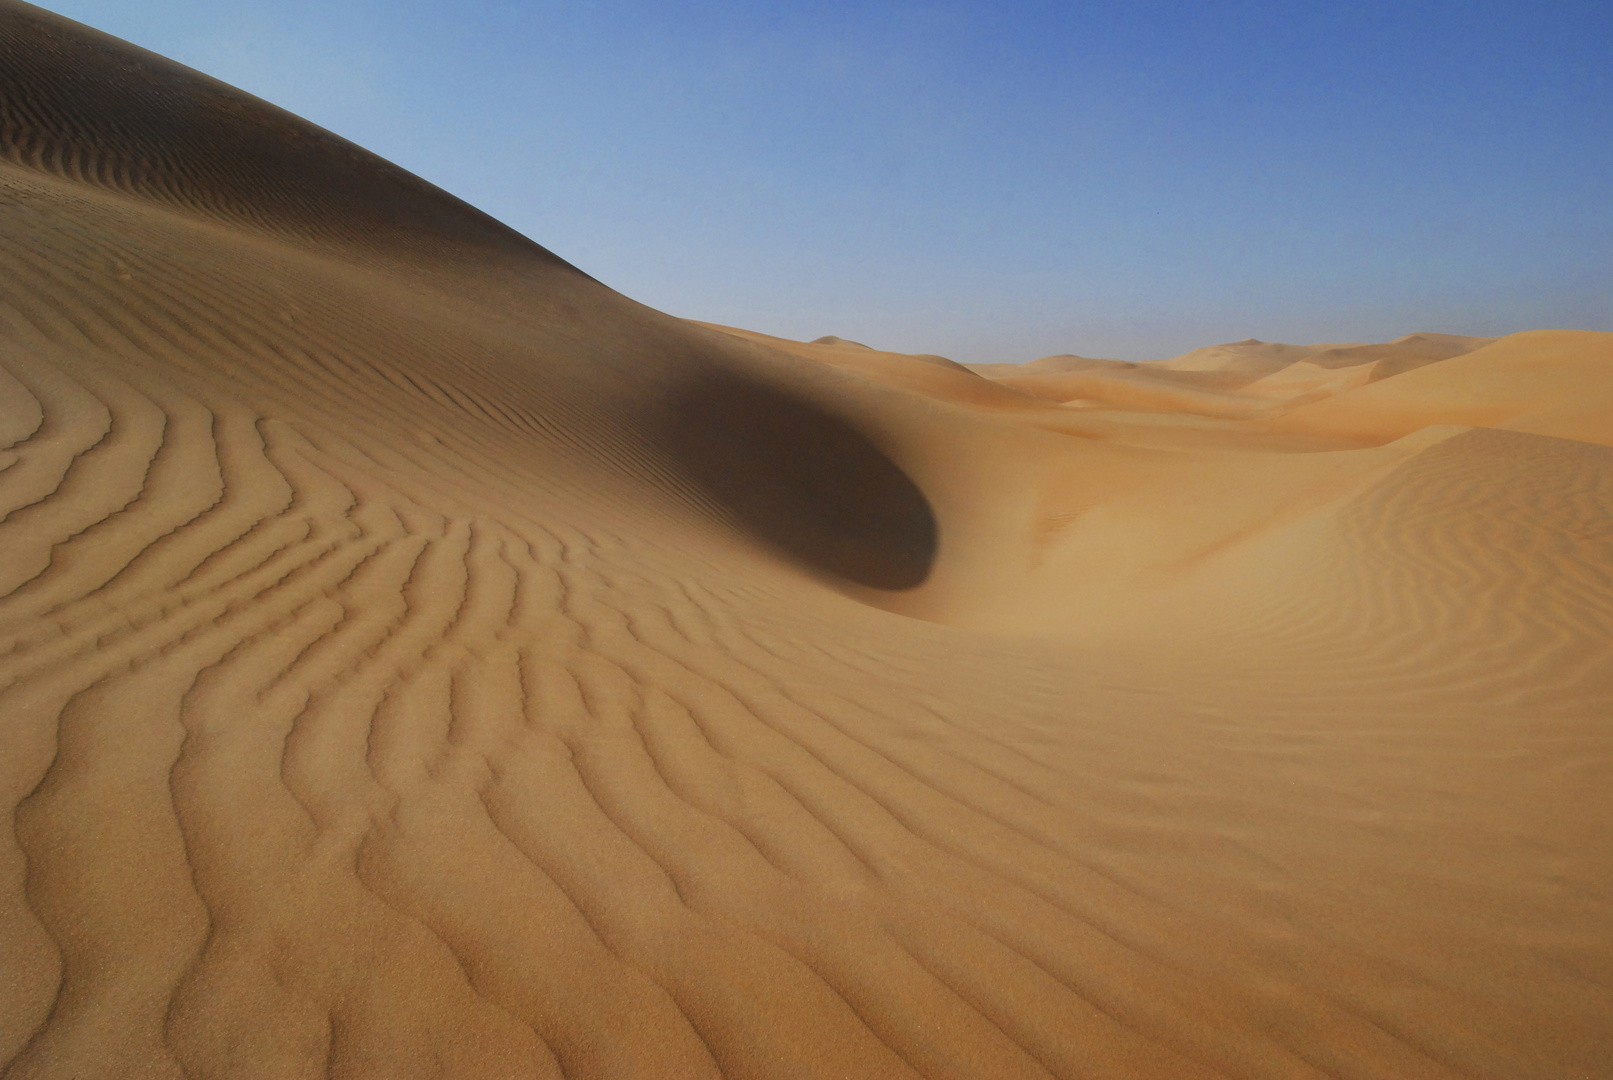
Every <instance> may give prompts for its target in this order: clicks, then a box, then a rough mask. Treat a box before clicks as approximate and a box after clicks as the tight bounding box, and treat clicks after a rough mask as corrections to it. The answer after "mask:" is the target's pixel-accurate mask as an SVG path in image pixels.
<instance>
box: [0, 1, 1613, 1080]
mask: <svg viewBox="0 0 1613 1080" xmlns="http://www.w3.org/2000/svg"><path fill="white" fill-rule="evenodd" d="M0 58H3V63H0V238H3V239H0V445H3V446H4V449H3V450H0V515H3V516H0V552H3V553H4V555H3V558H0V724H3V725H4V729H3V730H4V735H3V739H4V742H3V746H4V753H3V754H0V805H3V806H5V807H6V808H7V810H8V812H9V814H10V817H11V821H12V824H13V828H12V829H9V830H6V831H5V833H4V835H3V836H0V1068H3V1070H4V1073H3V1075H4V1076H6V1077H8V1078H19V1080H20V1078H36V1077H62V1078H71V1077H80V1078H84V1077H177V1076H208V1077H212V1076H218V1077H237V1076H239V1077H265V1078H270V1077H272V1078H286V1077H305V1076H333V1077H334V1076H341V1077H377V1078H381V1077H386V1078H393V1077H413V1076H449V1077H487V1078H493V1077H517V1076H519V1077H527V1076H570V1077H594V1076H619V1077H651V1076H665V1077H694V1076H716V1075H723V1076H733V1077H745V1076H749V1077H787V1076H801V1077H819V1076H821V1077H831V1076H832V1077H844V1076H857V1077H864V1076H908V1077H911V1076H925V1077H1015V1076H1026V1077H1032V1076H1044V1077H1045V1076H1058V1077H1168V1078H1176V1077H1184V1078H1185V1077H1212V1076H1220V1077H1232V1078H1250V1077H1272V1078H1276V1077H1361V1078H1366V1077H1531V1076H1533V1077H1552V1078H1560V1077H1567V1076H1607V1075H1613V1072H1610V1069H1609V1062H1613V1020H1610V1018H1613V783H1610V781H1613V754H1610V753H1609V747H1610V744H1609V734H1608V731H1607V718H1608V715H1609V711H1610V709H1609V706H1610V704H1613V575H1610V567H1613V525H1610V522H1613V430H1610V429H1609V427H1608V417H1609V416H1613V411H1610V409H1609V405H1610V404H1613V402H1609V401H1608V395H1609V394H1610V393H1613V390H1610V389H1609V388H1610V387H1613V366H1610V365H1613V335H1608V334H1589V333H1567V332H1544V333H1537V334H1520V335H1515V336H1512V337H1507V338H1503V339H1500V340H1498V341H1495V342H1493V343H1492V342H1487V341H1485V340H1483V339H1460V340H1459V339H1456V338H1454V337H1453V338H1442V337H1439V336H1435V335H1414V336H1413V337H1412V338H1407V339H1402V340H1401V341H1399V342H1394V343H1389V344H1386V345H1376V346H1364V345H1347V346H1275V345H1265V344H1260V343H1243V344H1240V345H1235V346H1221V347H1215V348H1213V349H1210V350H1207V351H1206V350H1200V351H1199V352H1198V353H1196V354H1188V357H1187V358H1178V360H1176V361H1171V362H1166V363H1162V364H1155V365H1124V364H1118V362H1104V363H1094V364H1091V365H1087V366H1085V367H1082V366H1080V365H1075V364H1072V363H1068V362H1065V363H1062V364H1055V363H1051V362H1048V363H1043V364H1041V365H1040V366H1032V365H1027V366H1026V368H1025V369H1022V370H1017V371H1008V370H1004V369H1001V368H998V367H997V366H988V365H982V366H981V367H979V368H975V369H970V368H965V367H963V366H962V365H957V364H953V363H952V362H950V361H947V360H944V359H943V358H939V357H926V356H918V357H913V356H903V355H901V354H897V353H891V352H885V351H881V350H878V349H872V348H868V347H866V346H860V345H856V344H854V343H851V342H845V341H842V340H840V339H837V338H824V339H820V340H819V341H818V342H816V343H797V342H789V341H783V340H781V339H777V338H769V337H766V336H765V335H760V334H755V333H750V332H745V331H732V330H727V329H724V328H718V327H712V326H706V325H699V324H694V323H690V322H686V321H683V320H679V319H675V318H672V317H670V316H666V315H662V314H660V313H657V312H654V311H651V310H649V309H647V308H645V307H643V306H641V305H638V304H635V303H634V302H632V301H630V300H628V299H626V298H624V297H622V296H620V295H618V294H616V293H614V292H612V291H611V290H610V289H608V288H606V287H605V286H603V285H601V284H599V283H598V282H596V281H594V280H593V279H591V278H589V277H588V276H586V275H585V274H583V273H581V272H579V271H577V270H575V269H573V268H572V267H570V266H568V265H566V264H565V263H564V262H562V261H561V260H559V259H557V258H556V257H554V256H553V255H551V254H549V253H548V252H546V251H544V250H543V249H542V248H539V247H537V246H536V245H534V244H532V243H530V242H528V241H526V240H525V239H523V238H521V237H519V236H517V235H516V234H514V233H513V232H511V231H509V230H507V229H505V228H504V227H503V226H501V225H499V224H497V223H496V222H494V221H492V220H490V219H489V218H487V217H486V216H485V215H482V214H480V213H479V212H477V211H475V210H473V209H471V208H470V207H467V206H465V205H464V204H462V203H460V202H458V201H456V200H454V199H453V198H451V197H449V196H447V195H445V194H444V193H442V192H440V191H437V190H436V189H434V188H432V187H430V186H429V185H427V184H425V183H423V182H422V181H420V180H418V179H415V178H413V177H411V176H409V175H407V174H405V173H403V172H402V171H400V170H398V169H396V168H394V167H393V166H390V165H388V164H386V163H385V162H382V161H380V160H378V159H376V158H374V157H373V156H371V155H368V154H366V153H364V152H363V151H361V150H358V149H357V148H355V147H352V146H350V145H348V144H346V143H344V142H342V141H341V140H339V139H336V138H335V137H334V136H331V135H329V134H328V133H325V132H322V131H319V130H316V129H314V128H312V127H311V126H309V125H307V124H306V123H304V122H302V121H300V120H297V119H296V118H294V117H291V116H289V115H287V114H285V113H283V112H280V111H278V110H276V109H274V108H272V107H270V106H268V105H266V104H264V103H262V102H259V101H256V100H255V99H252V98H250V97H248V96H246V95H244V94H241V93H239V92H237V91H234V90H231V89H230V88H228V87H225V86H222V85H221V84H218V83H216V82H213V81H211V80H209V79H206V78H205V77H202V76H200V75H197V74H195V73H193V72H190V71H187V70H185V69H182V68H179V67H177V66H175V65H173V64H171V63H169V62H167V61H164V60H161V59H159V58H157V57H153V56H151V55H149V54H146V53H142V52H140V51H139V50H137V49H134V48H132V47H130V46H128V45H125V44H123V43H120V42H116V41H114V40H112V39H110V38H106V37H104V36H101V35H98V34H96V33H94V32H93V31H89V30H87V29H85V28H83V27H79V26H77V25H75V24H72V23H69V22H67V21H65V20H62V19H59V18H57V17H55V16H52V15H48V14H46V13H44V12H42V11H39V10H38V9H35V8H32V7H29V6H27V5H24V4H21V3H18V2H16V0H0ZM1117 365H1118V366H1117ZM1285 372H1286V373H1287V375H1286V377H1285V376H1284V373H1285ZM1027 380H1029V381H1027ZM1057 380H1070V381H1066V382H1058V381H1057ZM1066 393H1068V394H1070V395H1071V396H1068V397H1066V396H1064V395H1065V394H1066Z"/></svg>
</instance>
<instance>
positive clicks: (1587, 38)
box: [45, 0, 1613, 361]
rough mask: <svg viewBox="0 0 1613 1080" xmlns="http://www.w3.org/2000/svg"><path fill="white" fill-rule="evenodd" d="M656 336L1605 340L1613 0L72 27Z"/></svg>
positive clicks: (225, 12) (992, 343) (121, 17)
mask: <svg viewBox="0 0 1613 1080" xmlns="http://www.w3.org/2000/svg"><path fill="white" fill-rule="evenodd" d="M45 6H47V7H49V8H51V9H52V10H55V11H58V12H61V13H62V14H64V15H67V16H69V17H71V18H75V19H78V20H80V21H82V22H86V23H89V24H90V25H92V26H95V27H97V28H99V29H102V30H105V31H108V32H109V33H113V34H116V35H118V36H119V37H123V38H127V39H129V40H131V41H134V42H135V43H137V44H140V45H143V46H145V47H146V48H149V49H153V50H155V51H157V52H160V53H163V54H165V55H168V56H171V57H173V58H174V59H176V60H180V61H182V62H184V63H186V64H189V65H191V66H193V67H196V68H199V69H201V70H203V71H205V72H207V73H208V74H211V75H214V76H217V77H218V78H221V79H224V80H225V81H227V82H231V83H234V84H235V85H237V86H240V87H242V88H243V89H246V90H248V91H251V92H252V93H255V94H258V95H260V96H262V97H264V98H267V99H268V100H270V101H273V102H274V103H276V104H278V105H281V106H283V107H285V108H287V109H290V110H291V111H293V112H295V113H298V114H300V115H302V116H305V117H307V118H308V119H310V120H312V121H314V122H315V123H318V124H320V125H322V126H324V127H327V128H329V129H331V130H333V131H335V132H337V133H338V134H340V135H343V136H345V137H347V138H349V139H351V140H353V141H354V142H357V143H359V144H360V145H363V146H365V147H367V148H369V149H371V150H373V151H375V152H377V153H379V154H381V155H382V156H384V157H387V158H390V159H391V160H393V161H395V162H397V163H398V164H400V165H402V166H404V167H405V168H407V169H410V170H411V171H413V172H416V173H418V174H420V175H421V176H423V177H425V178H426V179H428V180H430V181H432V182H433V183H436V184H438V185H440V186H441V187H444V188H446V189H447V190H449V191H451V192H453V193H454V194H456V195H458V196H460V197H461V198H463V199H466V200H467V201H469V202H471V203H474V204H475V205H477V206H479V207H481V208H482V209H484V210H486V211H488V212H489V213H491V214H493V215H494V216H496V217H498V218H500V219H501V220H503V221H505V222H507V223H509V224H510V225H512V226H513V227H515V228H516V229H519V230H520V231H521V232H523V233H525V234H526V235H528V236H530V237H532V238H533V239H534V240H536V241H538V242H539V243H541V244H543V245H544V246H546V247H548V248H550V249H551V250H553V251H555V252H556V253H557V254H559V255H561V256H562V257H564V258H566V259H568V260H570V261H571V262H573V263H576V264H577V265H578V266H580V267H582V268H583V269H585V270H587V271H588V272H589V273H591V274H593V275H594V276H595V277H597V278H599V279H600V280H602V281H604V282H605V283H607V284H609V285H611V286H612V287H614V288H616V289H619V290H620V291H622V292H624V293H626V294H627V295H629V296H632V297H633V298H635V299H637V300H640V301H643V302H644V303H647V304H649V305H651V306H652V307H657V308H660V309H662V310H664V311H668V312H671V313H673V314H676V315H684V316H688V317H691V318H699V319H707V320H711V321H715V322H725V323H729V324H733V325H739V326H744V327H747V328H750V329H755V330H761V331H764V332H767V333H774V334H780V335H783V336H787V337H800V338H813V337H817V336H819V335H821V334H838V335H840V336H843V337H849V338H853V339H856V340H859V341H864V342H867V343H868V344H871V345H876V346H880V347H884V348H892V349H898V350H902V351H911V352H936V353H941V354H943V355H946V356H951V357H953V358H955V359H958V360H963V361H987V360H1028V359H1032V358H1034V357H1036V356H1041V355H1046V354H1049V353H1056V352H1078V353H1082V354H1085V355H1099V356H1118V357H1123V358H1126V359H1146V358H1151V357H1162V356H1169V355H1173V354H1175V353H1179V352H1183V351H1185V350H1187V349H1189V348H1192V347H1194V346H1197V345H1204V344H1210V343H1214V342H1219V341H1229V340H1237V339H1241V338H1245V337H1251V336H1253V337H1258V338H1262V339H1264V340H1279V341H1292V342H1310V341H1337V340H1365V341H1379V340H1387V339H1389V338H1393V337H1397V336H1399V335H1401V334H1403V333H1408V332H1410V331H1413V330H1439V331H1448V332H1456V333H1470V334H1500V333H1509V332H1512V331H1515V330H1523V329H1532V328H1539V327H1548V326H1555V327H1570V328H1581V329H1600V330H1613V63H1610V58H1613V3H1609V2H1608V0H1595V2H1586V3H1580V2H1576V0H1537V2H1534V3H1486V2H1484V0H1470V2H1465V3H1456V2H1449V3H1443V2H1442V3H1433V2H1426V3H1423V2H1416V0H1407V2H1402V3H1352V2H1348V0H1334V2H1331V3H1302V2H1294V3H1273V2H1269V0H1268V2H1265V3H1241V2H1230V0H1228V2H1220V0H1203V2H1198V3H1154V2H1149V0H1134V2H1130V3H1104V4H1079V3H1016V2H1013V0H998V2H994V3H976V2H966V3H899V2H897V3H834V2H827V3H813V4H789V3H775V4H770V5H761V4H740V3H730V2H717V0H687V2H681V3H676V4H674V3H649V2H635V0H599V2H594V3H568V4H555V3H547V2H539V0H521V2H517V0H465V2H461V3H455V4H449V3H446V2H436V3H425V2H421V0H387V2H382V0H318V2H313V0H277V2H276V3H274V4H265V3H262V2H261V0H253V2H251V3H246V2H237V0H205V2H203V0H141V2H139V3H133V2H131V0H49V2H48V3H47V4H46V5H45Z"/></svg>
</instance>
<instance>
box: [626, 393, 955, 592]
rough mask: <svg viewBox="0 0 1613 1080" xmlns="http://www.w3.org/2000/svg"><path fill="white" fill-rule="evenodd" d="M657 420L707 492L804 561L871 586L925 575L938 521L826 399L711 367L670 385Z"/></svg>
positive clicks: (671, 450)
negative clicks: (819, 400) (821, 402)
mask: <svg viewBox="0 0 1613 1080" xmlns="http://www.w3.org/2000/svg"><path fill="white" fill-rule="evenodd" d="M652 423H653V422H652ZM655 426H656V427H657V428H658V429H659V434H660V438H661V440H662V445H663V446H664V448H665V451H666V453H667V454H668V455H669V456H670V458H671V459H672V460H673V461H676V462H677V463H678V464H680V465H681V466H682V467H683V468H684V469H686V470H687V471H688V473H689V474H690V476H691V477H692V478H693V479H694V480H695V482H696V483H697V484H698V486H699V487H700V489H701V490H702V491H703V492H704V493H705V494H706V495H707V496H709V497H710V498H711V499H712V500H713V501H714V502H715V503H716V504H717V505H719V506H720V507H721V508H722V509H723V510H725V511H726V512H727V513H728V514H729V515H730V516H731V517H732V519H734V520H735V521H737V522H738V523H739V524H740V526H741V527H742V528H744V529H745V530H747V531H748V532H749V533H751V534H752V535H753V536H755V537H756V538H757V539H758V540H760V541H762V542H763V543H766V544H768V545H770V546H772V547H773V548H775V549H777V550H779V551H781V552H783V553H784V554H786V555H787V556H788V557H790V558H792V559H795V560H797V561H799V562H800V563H801V564H803V565H804V566H806V567H809V568H811V569H813V570H817V571H821V572H824V573H827V574H829V575H830V576H831V577H834V578H842V579H845V580H847V581H850V582H853V583H855V584H858V585H865V586H868V587H870V588H875V589H887V590H901V589H912V588H916V587H917V586H919V585H922V584H923V583H924V581H925V579H926V578H928V577H929V574H930V570H931V567H932V566H933V564H934V562H935V557H936V551H937V547H938V543H939V534H938V528H939V527H938V525H937V523H936V520H935V514H934V512H933V511H932V509H931V508H930V504H929V502H928V501H927V500H926V499H925V497H924V493H923V492H922V491H920V490H919V488H918V486H917V485H916V484H914V482H913V481H912V479H911V478H910V477H909V476H908V475H907V474H906V473H904V472H903V471H902V470H901V469H900V468H899V467H898V466H897V465H896V463H895V462H893V461H891V459H890V458H889V457H887V456H886V455H885V454H884V453H883V452H882V451H880V449H879V448H878V447H876V446H875V445H874V444H873V443H872V442H871V441H869V439H868V437H867V436H866V435H864V434H863V433H862V432H860V431H859V430H857V428H855V427H854V426H852V424H851V423H849V422H848V421H846V420H845V419H843V418H841V417H839V416H836V415H835V414H834V413H833V412H831V411H829V409H828V408H826V407H825V406H823V405H819V404H816V403H814V402H812V401H810V400H809V399H807V398H805V397H804V396H801V395H800V394H798V393H791V392H788V391H786V390H784V389H783V388H781V387H778V386H776V385H773V384H770V383H768V382H765V381H763V380H761V379H759V378H756V377H754V376H749V375H746V374H743V373H741V372H736V371H729V370H725V369H721V368H717V369H713V370H712V371H709V372H706V373H704V374H702V375H700V376H697V377H695V378H692V379H689V380H688V381H686V382H684V383H683V384H682V385H680V386H679V387H678V388H677V389H676V391H675V392H674V393H673V395H672V396H671V398H670V399H669V400H668V402H667V403H666V406H665V409H664V411H663V412H662V413H661V415H660V417H659V423H658V424H655Z"/></svg>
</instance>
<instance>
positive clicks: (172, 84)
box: [0, 4, 560, 263]
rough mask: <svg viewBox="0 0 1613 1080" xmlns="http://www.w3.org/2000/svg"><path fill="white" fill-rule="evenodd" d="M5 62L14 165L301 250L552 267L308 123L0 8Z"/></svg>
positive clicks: (106, 41) (67, 27)
mask: <svg viewBox="0 0 1613 1080" xmlns="http://www.w3.org/2000/svg"><path fill="white" fill-rule="evenodd" d="M0 49H3V50H4V53H5V56H6V64H5V66H4V67H3V68H0V153H3V155H4V157H5V159H6V160H8V161H11V162H13V163H15V164H19V165H25V166H29V167H33V168H38V169H42V170H46V171H50V172H53V173H55V174H57V175H61V176H65V177H69V178H71V179H73V180H75V181H78V182H80V183H84V184H89V185H93V186H95V187H100V188H104V189H107V190H109V191H115V192H121V193H125V194H129V195H133V196H137V197H139V198H141V199H145V200H151V201H154V202H157V203H161V204H163V205H167V206H171V207H174V208H175V209H179V210H183V211H185V212H187V213H192V214H196V215H199V216H203V217H206V218H209V219H212V220H216V221H220V222H224V223H228V224H229V225H231V226H234V227H237V228H248V229H253V230H262V231H266V232H269V233H272V234H278V235H282V236H289V237H293V238H295V239H297V240H299V241H301V242H304V243H308V242H314V243H333V244H344V245H354V244H358V245H361V246H365V247H380V248H383V249H386V250H389V251H391V252H392V253H394V254H408V253H412V254H414V255H416V256H419V255H431V256H435V257H438V258H440V257H443V256H445V255H450V254H458V255H460V256H461V257H465V258H469V259H480V260H484V261H485V260H487V259H498V260H504V261H507V260H509V259H511V258H516V259H533V258H538V259H543V260H546V261H550V262H554V263H559V262H560V260H559V259H556V258H555V257H554V256H553V255H550V254H549V253H548V252H546V251H544V250H543V249H542V248H540V247H538V246H537V245H536V244H534V243H532V242H531V241H529V240H527V239H526V238H524V237H522V236H520V235H519V234H517V233H515V232H514V231H513V230H511V229H509V228H507V227H506V226H504V225H502V224H500V223H499V222H497V221H495V220H493V219H492V218H490V217H488V216H487V215H485V214H483V213H482V212H481V211H479V210H476V209H474V208H472V207H470V206H468V205H466V204H464V203H462V202H460V201H459V200H457V199H455V198H453V197H451V196H449V195H447V194H446V193H444V192H442V191H440V190H439V189H437V188H435V187H433V186H432V185H430V184H428V183H426V182H425V181H423V180H421V179H419V178H418V177H415V176H413V175H411V174H409V173H407V172H405V171H404V170H402V169H399V168H398V167H397V166H395V165H392V164H391V163H389V162H387V161H384V160H382V159H381V158H378V157H376V156H375V155H373V154H370V153H367V152H365V151H362V150H360V149H358V148H357V147H355V146H353V145H351V144H350V143H347V142H345V141H344V140H342V139H339V138H337V137H335V136H333V135H331V134H330V133H329V132H326V131H323V130H321V129H319V128H316V127H314V126H313V125H312V124H309V123H308V122H307V121H304V120H301V119H299V118H297V117H295V116H292V115H290V114H289V113H284V112H282V111H280V110H278V109H276V108H274V107H273V106H270V105H268V104H266V103H264V102H262V101H259V100H257V99H255V98H253V97H251V96H250V95H248V94H244V93H242V92H241V91H239V90H236V89H235V88H233V87H230V86H227V85H225V84H223V83H220V82H217V81H215V80H212V79H208V78H206V77H205V76H201V75H199V74H198V73H196V72H193V71H189V70H186V69H184V68H181V67H179V66H178V65H177V64H174V63H172V62H171V61H168V60H165V59H163V58H161V57H158V56H154V55H152V54H150V53H145V52H143V51H141V50H139V49H135V48H133V47H130V46H128V45H126V44H124V43H123V42H119V41H117V40H115V39H113V38H109V37H107V36H105V35H101V34H97V33H96V32H95V31H93V30H89V29H87V28H85V27H80V26H76V25H74V24H71V23H69V22H67V20H64V19H61V18H59V17H57V16H54V15H51V14H49V13H46V12H43V11H40V10H39V9H36V8H32V7H29V6H28V5H23V4H8V5H7V6H6V8H5V16H4V19H3V20H0ZM198 147H202V148H205V152H202V153H197V152H194V150H192V149H191V148H198Z"/></svg>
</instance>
